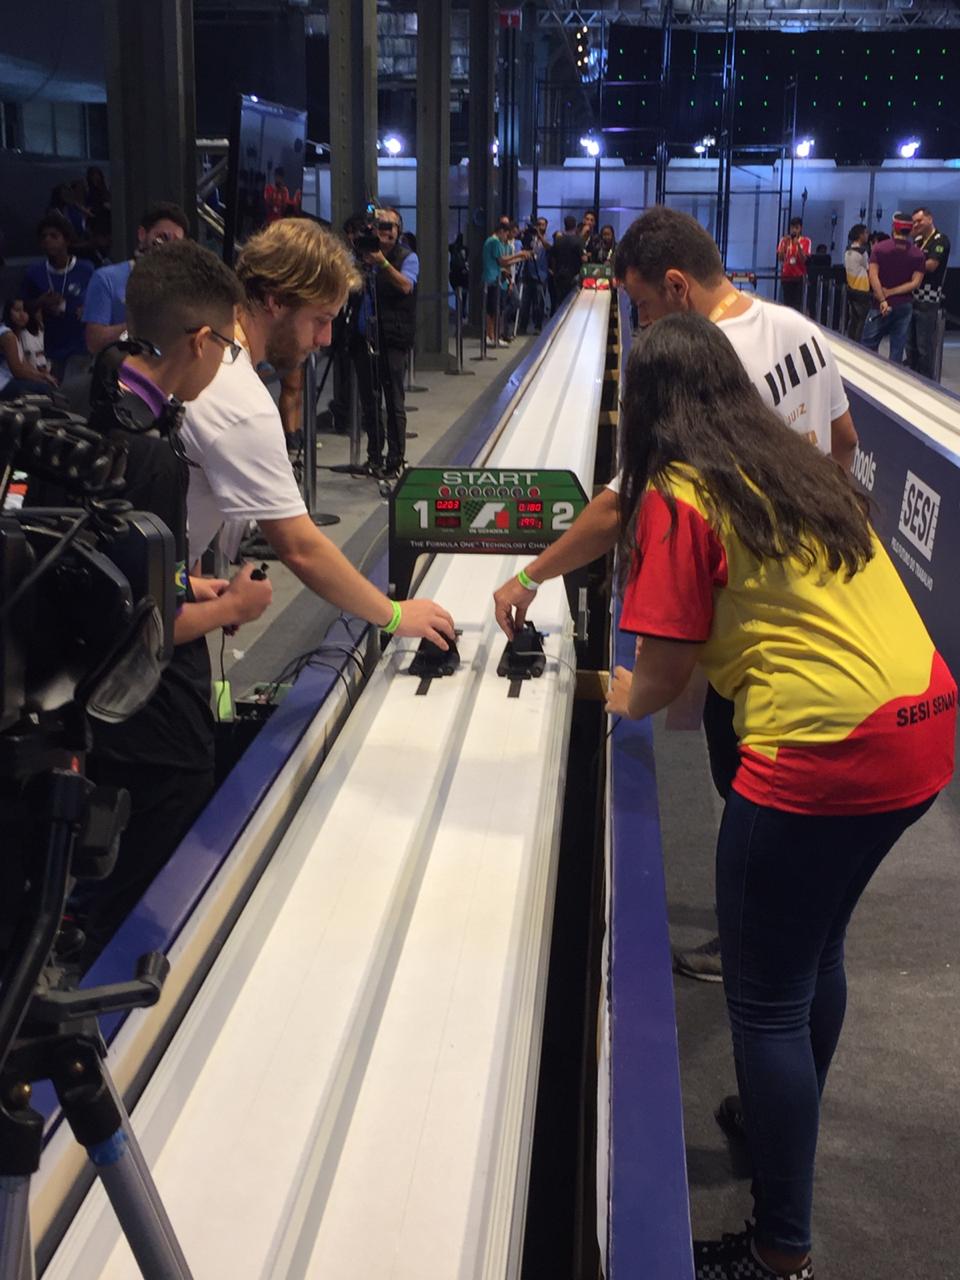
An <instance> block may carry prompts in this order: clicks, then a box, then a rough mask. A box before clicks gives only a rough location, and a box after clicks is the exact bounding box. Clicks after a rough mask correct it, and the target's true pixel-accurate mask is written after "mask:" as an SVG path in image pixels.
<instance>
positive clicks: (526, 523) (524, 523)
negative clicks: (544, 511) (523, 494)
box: [517, 516, 543, 529]
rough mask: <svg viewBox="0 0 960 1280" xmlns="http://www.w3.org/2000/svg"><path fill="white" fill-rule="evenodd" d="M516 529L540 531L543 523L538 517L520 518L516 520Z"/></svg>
mask: <svg viewBox="0 0 960 1280" xmlns="http://www.w3.org/2000/svg"><path fill="white" fill-rule="evenodd" d="M517 528H518V529H542V528H543V521H542V520H541V519H540V517H539V516H520V517H519V518H518V519H517Z"/></svg>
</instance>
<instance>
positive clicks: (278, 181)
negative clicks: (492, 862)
mask: <svg viewBox="0 0 960 1280" xmlns="http://www.w3.org/2000/svg"><path fill="white" fill-rule="evenodd" d="M301 198H302V197H301V192H300V191H296V192H294V194H293V195H292V196H291V194H290V188H289V187H288V186H287V182H286V174H285V173H284V171H283V169H282V168H281V167H280V166H279V165H278V166H277V167H276V169H274V171H273V182H268V183H267V185H266V186H265V187H264V189H263V203H264V206H265V208H266V225H267V226H269V225H270V223H271V222H278V221H279V220H280V219H281V218H288V217H289V216H290V215H291V214H292V213H298V212H299V210H300V203H301Z"/></svg>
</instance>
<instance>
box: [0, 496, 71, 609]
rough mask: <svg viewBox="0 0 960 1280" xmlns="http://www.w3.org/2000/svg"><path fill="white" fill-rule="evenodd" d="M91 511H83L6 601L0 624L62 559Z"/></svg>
mask: <svg viewBox="0 0 960 1280" xmlns="http://www.w3.org/2000/svg"><path fill="white" fill-rule="evenodd" d="M90 514H91V513H90V512H89V511H81V513H80V515H79V516H77V518H76V520H74V522H73V524H72V525H71V526H70V527H69V529H67V531H66V532H65V533H64V534H63V535H62V537H60V538H59V539H58V540H57V541H56V542H55V543H54V545H53V546H52V547H51V548H50V550H49V551H48V552H47V554H46V555H45V556H44V557H43V559H42V560H41V561H40V563H39V564H38V565H36V567H35V568H33V569H32V570H31V571H30V573H28V574H27V576H26V577H25V578H24V580H23V581H22V582H21V583H20V585H19V586H18V587H17V588H16V590H15V591H14V593H13V595H12V596H11V597H10V599H9V600H5V601H4V603H3V607H2V608H0V623H2V622H6V620H7V617H8V615H9V614H10V613H11V611H12V610H13V608H14V606H15V605H17V604H19V602H20V600H22V598H23V597H24V595H26V593H27V592H28V591H29V590H30V588H31V587H32V586H33V584H34V583H35V582H37V581H38V579H40V578H42V577H43V575H44V574H45V573H46V572H47V570H48V569H51V568H52V567H53V566H54V565H55V564H56V562H57V561H58V560H59V559H60V557H61V556H62V555H63V553H64V552H65V551H66V549H67V547H69V545H70V543H71V542H73V540H74V539H75V538H76V536H77V534H78V533H79V532H80V530H81V529H82V528H83V526H84V525H85V524H86V523H87V522H88V521H89V519H90Z"/></svg>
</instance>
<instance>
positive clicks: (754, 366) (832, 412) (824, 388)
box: [607, 298, 850, 493]
mask: <svg viewBox="0 0 960 1280" xmlns="http://www.w3.org/2000/svg"><path fill="white" fill-rule="evenodd" d="M654 323H656V322H654ZM717 325H718V326H719V327H720V328H721V329H722V330H723V332H724V333H725V334H726V336H727V337H728V338H729V339H730V342H731V344H732V346H733V349H734V350H735V351H736V353H737V355H738V356H739V357H740V361H741V363H742V364H743V367H744V368H745V369H746V371H747V376H748V377H749V379H750V381H751V382H752V383H753V385H754V386H755V387H756V388H757V390H758V391H759V392H760V394H761V396H762V397H763V399H764V401H765V402H766V403H767V404H768V405H769V406H770V408H771V409H774V410H776V412H777V413H779V414H780V416H781V417H782V418H783V420H784V422H785V423H786V424H787V426H788V427H790V428H791V429H792V430H794V431H796V432H797V433H798V434H799V435H802V436H804V437H805V438H806V439H808V440H809V441H810V442H811V444H815V445H816V446H817V448H818V449H819V450H820V452H821V453H829V452H830V444H831V432H830V424H831V422H833V420H834V419H835V418H839V417H840V415H841V414H842V413H845V412H846V411H847V409H848V408H849V407H850V404H849V401H848V400H847V393H846V392H845V391H844V389H843V381H842V380H841V377H840V370H839V369H838V368H837V364H836V361H835V360H834V358H833V353H832V352H831V350H830V345H829V343H828V342H827V340H826V338H825V337H824V336H823V334H822V333H821V332H820V330H819V329H818V328H817V326H816V325H815V324H814V323H813V321H812V320H808V319H807V317H806V316H804V315H801V314H800V312H799V311H794V309H793V308H792V307H784V306H780V305H779V304H778V303H775V302H765V301H763V300H762V299H761V298H752V299H751V300H750V307H749V308H748V310H746V311H745V312H744V313H743V315H739V316H730V317H727V318H724V319H721V320H718V321H717ZM607 487H608V488H609V489H613V491H614V492H615V493H619V491H620V477H619V476H615V477H614V478H613V480H611V481H610V483H609V485H608V486H607Z"/></svg>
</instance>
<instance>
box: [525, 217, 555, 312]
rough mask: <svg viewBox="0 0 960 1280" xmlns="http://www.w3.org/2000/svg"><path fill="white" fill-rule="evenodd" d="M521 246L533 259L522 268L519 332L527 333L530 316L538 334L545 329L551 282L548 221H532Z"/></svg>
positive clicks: (536, 219)
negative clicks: (544, 321)
mask: <svg viewBox="0 0 960 1280" xmlns="http://www.w3.org/2000/svg"><path fill="white" fill-rule="evenodd" d="M521 244H522V247H523V248H524V249H525V250H527V251H528V252H529V253H530V254H531V255H532V256H531V257H530V258H529V259H528V261H527V262H525V263H524V264H523V267H522V269H521V270H522V280H523V298H522V300H521V302H520V321H519V324H518V331H519V332H520V333H526V332H527V325H528V324H529V323H530V316H531V313H532V315H533V327H534V329H535V331H536V332H537V333H539V332H540V330H541V329H542V328H543V315H544V296H545V293H546V288H547V281H548V279H549V271H548V265H547V252H548V249H549V246H548V244H547V220H546V218H531V219H530V221H529V222H528V223H527V227H526V230H525V231H524V233H523V240H522V242H521Z"/></svg>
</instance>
